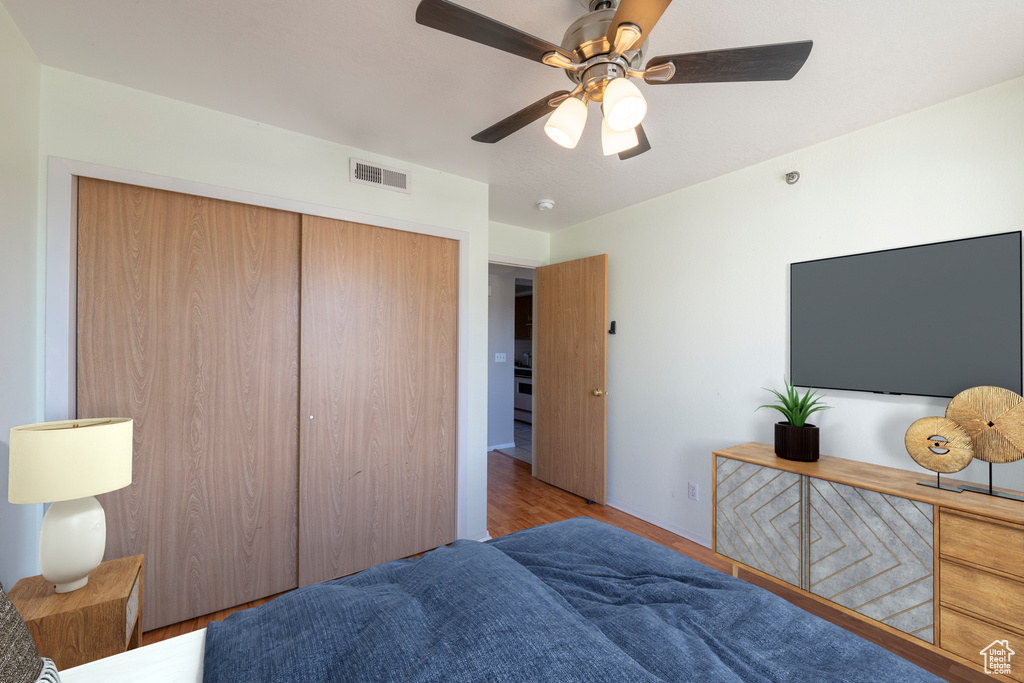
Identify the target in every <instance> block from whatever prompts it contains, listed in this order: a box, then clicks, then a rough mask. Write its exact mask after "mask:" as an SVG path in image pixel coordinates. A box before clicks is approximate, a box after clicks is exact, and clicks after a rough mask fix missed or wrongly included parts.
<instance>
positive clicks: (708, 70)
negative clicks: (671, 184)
mask: <svg viewBox="0 0 1024 683" xmlns="http://www.w3.org/2000/svg"><path fill="white" fill-rule="evenodd" d="M580 1H581V4H585V5H586V6H587V7H588V8H589V9H590V11H589V12H587V14H585V15H583V16H582V17H580V18H579V19H577V20H576V21H575V22H573V23H572V25H570V26H569V28H568V30H566V32H565V36H564V37H563V39H562V44H561V45H560V46H559V45H555V44H553V43H549V42H547V41H546V40H543V39H541V38H536V37H534V36H531V35H529V34H528V33H523V32H522V31H520V30H518V29H516V28H512V27H511V26H507V25H505V24H502V23H501V22H498V21H495V20H494V19H491V18H490V17H487V16H484V15H482V14H479V13H477V12H474V11H472V10H470V9H466V8H465V7H462V6H460V5H456V4H454V3H452V2H448V0H421V2H420V3H419V5H418V6H417V8H416V21H417V22H418V23H420V24H422V25H424V26H428V27H430V28H434V29H437V30H439V31H444V32H445V33H450V34H452V35H455V36H459V37H460V38H465V39H467V40H472V41H473V42H476V43H481V44H483V45H487V46H489V47H493V48H495V49H498V50H503V51H505V52H509V53H511V54H515V55H519V56H520V57H525V58H526V59H529V60H531V61H535V62H540V63H542V64H546V65H548V66H552V67H555V68H558V69H562V70H564V71H565V75H566V76H567V77H568V78H569V80H571V81H572V82H573V83H575V84H576V85H575V87H574V88H573V90H572V92H571V93H569V94H568V95H569V96H568V97H566V98H565V99H564V100H561V102H560V103H559V100H560V99H561V98H562V97H565V95H566V93H565V91H557V92H554V93H552V94H550V95H548V96H547V97H545V98H542V99H541V100H538V101H537V102H534V103H533V104H531V105H529V106H527V107H525V108H523V109H521V110H519V111H518V112H516V113H515V114H512V115H511V116H508V117H506V118H505V119H503V120H502V121H500V122H498V123H497V124H494V125H492V126H490V127H489V128H487V129H485V130H483V131H481V132H479V133H477V134H476V135H474V136H473V139H474V140H476V141H478V142H485V143H495V142H498V141H499V140H502V139H504V138H505V137H507V136H508V135H511V134H512V133H514V132H516V131H517V130H519V129H521V128H523V127H525V126H527V125H528V124H530V123H533V122H534V121H536V120H537V119H539V118H541V117H543V116H544V115H546V114H548V113H550V110H551V107H554V106H557V109H556V110H555V111H554V113H552V114H551V116H550V117H549V118H548V121H547V123H546V124H545V125H544V131H545V132H546V133H547V134H548V137H550V138H551V139H552V140H554V141H555V142H556V143H558V144H559V145H562V146H563V147H568V148H570V149H572V148H574V147H576V144H577V143H578V142H579V139H580V135H582V133H583V127H584V126H585V125H586V120H587V102H588V101H589V102H603V103H604V105H603V109H604V112H605V116H604V120H603V122H602V126H601V129H602V132H601V144H602V148H603V149H604V152H605V154H606V155H610V154H615V153H616V152H615V151H608V150H610V149H618V147H619V146H620V145H622V144H625V143H626V142H627V141H630V140H635V142H634V144H633V146H632V147H627V148H625V149H621V150H619V151H618V152H617V153H618V154H619V158H620V159H629V158H632V157H634V156H638V155H639V154H643V153H644V152H646V151H647V150H649V149H650V148H651V146H650V142H649V141H648V139H647V135H646V133H645V132H644V130H643V128H642V127H641V126H640V122H641V121H643V119H644V116H645V115H646V113H647V102H646V100H645V99H644V96H643V94H642V93H641V92H640V89H639V88H637V86H636V84H635V83H633V82H632V81H630V80H629V79H630V78H635V79H643V81H644V82H645V83H646V84H647V85H663V84H683V83H724V82H736V81H783V80H789V79H790V78H792V77H793V76H795V75H796V73H797V72H798V71H799V70H800V69H801V67H803V65H804V62H805V61H807V57H808V55H809V54H810V52H811V47H812V42H811V41H809V40H805V41H799V42H793V43H777V44H772V45H758V46H752V47H741V48H732V49H726V50H711V51H706V52H692V53H686V54H675V55H662V56H659V57H654V58H652V59H650V60H649V61H648V62H647V66H646V67H645V68H644V69H640V63H641V62H642V61H643V57H644V54H645V53H646V51H647V39H648V37H649V36H650V32H651V30H652V29H653V28H654V25H655V24H656V23H657V22H658V20H659V19H660V18H661V15H662V14H663V13H664V12H665V10H666V9H668V6H669V4H670V3H671V0H589V1H588V2H587V3H583V1H582V0H580ZM611 133H620V134H624V135H626V137H622V136H613V135H611ZM630 134H631V135H630Z"/></svg>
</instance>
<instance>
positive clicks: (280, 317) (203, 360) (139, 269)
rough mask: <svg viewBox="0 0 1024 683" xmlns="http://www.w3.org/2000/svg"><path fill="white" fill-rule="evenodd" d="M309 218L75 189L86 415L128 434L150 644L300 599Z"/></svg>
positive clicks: (117, 500) (124, 495) (116, 548)
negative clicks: (219, 617)
mask: <svg viewBox="0 0 1024 683" xmlns="http://www.w3.org/2000/svg"><path fill="white" fill-rule="evenodd" d="M299 227H300V226H299V216H298V215H296V214H289V213H284V212H280V211H273V210H268V209H261V208H256V207H251V206H244V205H241V204H233V203H230V202H222V201H216V200H210V199H203V198H199V197H192V196H187V195H181V194H175V193H171V192H162V191H158V190H150V189H144V188H140V187H133V186H128V185H120V184H115V183H109V182H102V181H96V180H90V179H85V178H83V179H81V180H80V181H79V226H78V415H79V417H92V416H123V417H131V418H134V420H135V454H134V461H133V473H132V484H131V486H129V487H127V488H125V489H122V490H120V491H116V492H114V493H110V494H107V495H104V496H101V497H100V502H101V503H102V504H103V507H104V509H105V510H106V516H107V552H106V557H107V558H113V557H122V556H126V555H133V554H136V553H145V555H146V580H145V582H144V586H145V605H146V609H145V610H144V613H143V616H144V623H143V628H144V629H146V630H148V629H152V628H156V627H160V626H163V625H166V624H170V623H175V622H178V621H182V620H184V619H189V618H192V617H196V616H199V615H203V614H208V613H210V612H214V611H216V610H219V609H223V608H225V607H231V606H234V605H238V604H241V603H245V602H248V601H251V600H254V599H258V598H261V597H264V596H267V595H271V594H274V593H278V592H280V591H283V590H287V589H288V588H292V587H294V586H295V585H296V544H297V520H296V515H297V487H298V483H297V472H298V463H297V458H298V454H297V447H298V425H297V419H298V417H297V414H296V408H297V405H298V335H297V332H296V331H297V329H298V311H299V299H298V297H299Z"/></svg>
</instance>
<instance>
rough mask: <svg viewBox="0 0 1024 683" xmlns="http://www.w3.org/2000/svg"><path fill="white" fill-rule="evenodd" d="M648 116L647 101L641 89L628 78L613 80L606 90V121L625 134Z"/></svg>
mask: <svg viewBox="0 0 1024 683" xmlns="http://www.w3.org/2000/svg"><path fill="white" fill-rule="evenodd" d="M646 115H647V100H645V99H644V96H643V94H642V93H641V92H640V88H638V87H636V85H634V84H633V82H632V81H630V80H629V79H627V78H613V79H612V80H611V81H610V82H609V83H608V85H607V86H606V87H605V89H604V120H605V121H607V122H608V126H609V127H610V128H611V129H612V130H614V131H616V132H618V133H624V132H626V131H627V130H630V129H631V128H636V127H637V126H639V125H640V122H641V121H643V120H644V116H646Z"/></svg>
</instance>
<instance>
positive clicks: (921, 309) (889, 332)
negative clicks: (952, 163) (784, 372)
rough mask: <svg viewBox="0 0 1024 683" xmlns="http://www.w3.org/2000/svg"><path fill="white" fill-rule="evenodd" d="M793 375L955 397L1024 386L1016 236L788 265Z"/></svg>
mask: <svg viewBox="0 0 1024 683" xmlns="http://www.w3.org/2000/svg"><path fill="white" fill-rule="evenodd" d="M790 323H791V328H790V378H791V381H792V382H793V384H796V385H798V386H802V387H816V388H821V389H844V390H850V391H871V392H876V393H883V394H912V395H917V396H940V397H953V396H955V395H956V394H958V393H960V392H961V391H963V390H964V389H968V388H970V387H974V386H982V385H992V386H998V387H1003V388H1006V389H1010V390H1012V391H1015V392H1017V393H1018V394H1019V393H1022V392H1021V384H1022V377H1021V233H1020V232H1008V233H1002V234H998V235H989V236H986V237H974V238H970V239H962V240H954V241H951V242H938V243H935V244H924V245H920V246H916V247H907V248H903V249H890V250H887V251H875V252H871V253H866V254H854V255H852V256H841V257H837V258H827V259H820V260H817V261H804V262H801V263H794V264H792V265H791V266H790Z"/></svg>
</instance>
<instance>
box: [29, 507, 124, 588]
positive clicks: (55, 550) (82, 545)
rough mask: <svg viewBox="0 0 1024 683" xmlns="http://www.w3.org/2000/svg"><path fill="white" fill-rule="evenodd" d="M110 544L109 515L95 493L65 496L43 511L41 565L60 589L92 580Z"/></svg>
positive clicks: (50, 579) (43, 571) (79, 586)
mask: <svg viewBox="0 0 1024 683" xmlns="http://www.w3.org/2000/svg"><path fill="white" fill-rule="evenodd" d="M106 544H107V519H106V516H105V515H104V514H103V508H102V507H101V506H100V503H99V501H98V500H96V498H95V497H93V496H87V497H85V498H76V499H75V500H62V501H58V502H56V503H54V504H53V505H51V506H50V509H49V510H47V511H46V514H45V515H43V526H42V528H40V530H39V568H40V569H41V570H42V573H43V578H45V579H46V580H47V581H49V582H51V583H53V584H54V589H55V590H56V591H57V592H58V593H70V592H71V591H73V590H78V589H79V588H81V587H82V586H84V585H86V584H87V583H88V582H89V572H91V571H92V570H93V569H95V568H96V567H98V566H100V562H102V561H103V550H104V548H105V547H106Z"/></svg>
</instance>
